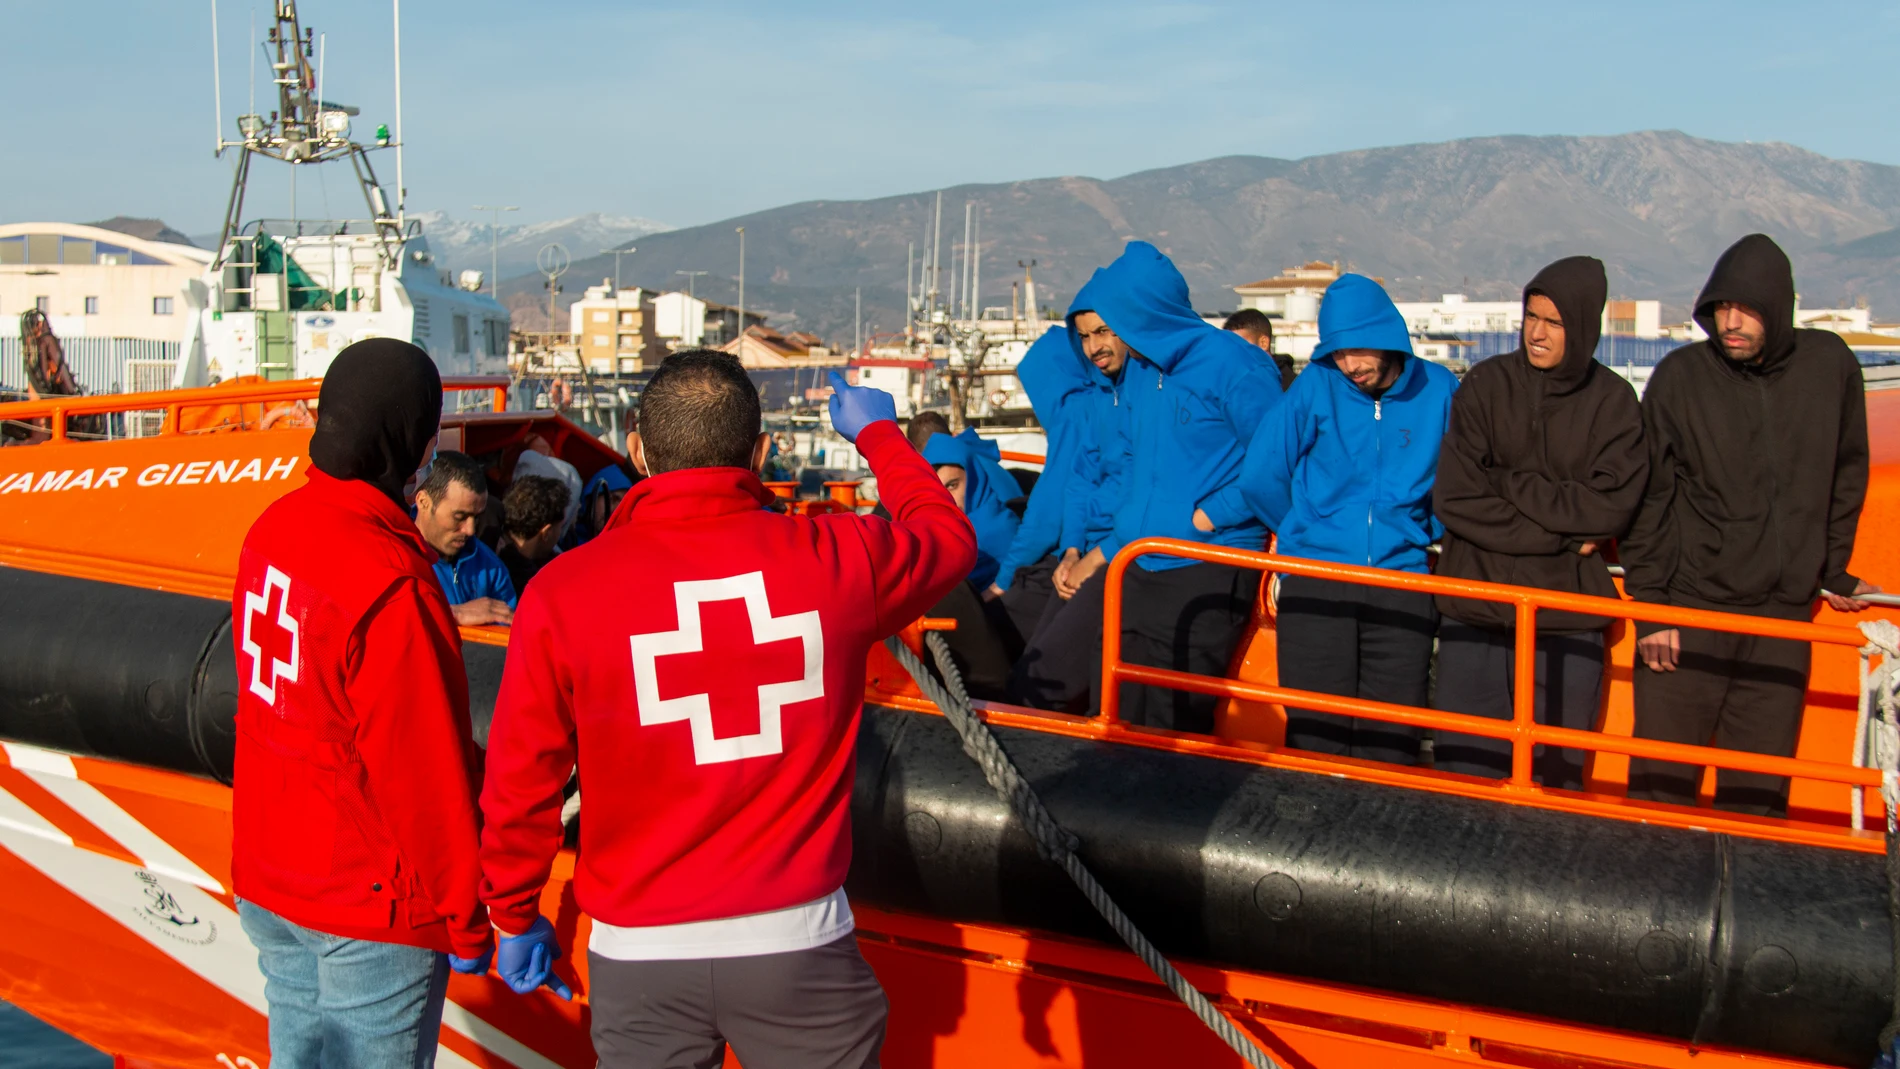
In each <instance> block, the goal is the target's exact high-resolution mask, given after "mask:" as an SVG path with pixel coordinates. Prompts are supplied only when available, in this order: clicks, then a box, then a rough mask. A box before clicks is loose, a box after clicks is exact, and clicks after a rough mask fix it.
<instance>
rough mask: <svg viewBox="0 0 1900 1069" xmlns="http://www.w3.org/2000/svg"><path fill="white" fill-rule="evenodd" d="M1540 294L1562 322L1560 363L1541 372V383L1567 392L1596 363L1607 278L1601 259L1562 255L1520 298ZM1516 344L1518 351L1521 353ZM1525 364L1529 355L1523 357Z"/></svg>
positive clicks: (1532, 280)
mask: <svg viewBox="0 0 1900 1069" xmlns="http://www.w3.org/2000/svg"><path fill="white" fill-rule="evenodd" d="M1533 293H1541V294H1543V295H1544V296H1546V297H1548V298H1550V303H1552V304H1554V305H1556V306H1557V314H1558V315H1559V316H1562V317H1563V321H1564V358H1563V362H1562V363H1560V364H1558V365H1557V366H1556V367H1554V368H1551V369H1550V370H1549V371H1546V372H1544V374H1545V376H1546V378H1545V380H1544V381H1545V384H1546V385H1547V386H1548V387H1549V388H1550V389H1551V392H1553V393H1569V392H1570V391H1572V390H1575V389H1577V388H1578V387H1580V386H1582V385H1583V384H1584V383H1585V382H1586V381H1588V380H1589V378H1590V375H1591V370H1592V369H1593V368H1594V367H1595V366H1596V354H1597V337H1598V335H1600V334H1601V333H1602V332H1603V302H1604V301H1605V300H1607V299H1608V298H1609V293H1610V281H1609V277H1608V276H1607V275H1605V274H1604V271H1603V261H1602V260H1599V259H1597V258H1596V257H1594V256H1566V257H1564V258H1563V259H1561V260H1558V261H1557V262H1556V263H1554V264H1551V265H1550V266H1549V267H1546V268H1544V269H1543V270H1542V271H1539V272H1537V277H1535V278H1533V279H1531V281H1530V284H1529V285H1527V286H1525V287H1524V301H1525V303H1526V304H1528V303H1530V299H1531V294H1533ZM1521 341H1522V338H1521V336H1520V344H1519V345H1518V354H1519V355H1523V354H1524V353H1525V349H1524V346H1523V345H1522V344H1521ZM1524 359H1525V363H1526V364H1528V363H1529V357H1528V356H1525V357H1524Z"/></svg>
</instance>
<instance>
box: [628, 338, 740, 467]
mask: <svg viewBox="0 0 1900 1069" xmlns="http://www.w3.org/2000/svg"><path fill="white" fill-rule="evenodd" d="M759 425H760V415H759V389H758V387H757V386H754V385H753V384H752V379H751V378H750V377H748V376H747V375H746V373H745V368H744V367H743V366H742V365H741V364H740V363H739V358H738V357H736V356H733V355H732V354H731V353H721V352H716V351H714V350H712V349H688V350H686V351H685V352H683V353H674V354H673V355H672V356H669V357H667V358H666V361H665V362H664V363H662V364H661V365H660V369H659V370H658V371H655V372H654V373H653V378H652V379H651V380H650V381H649V382H648V383H647V388H646V390H645V391H644V392H643V393H641V395H640V442H641V445H642V446H643V447H644V449H645V450H646V458H647V469H648V470H649V471H651V472H652V473H653V474H655V475H658V474H660V473H661V472H667V471H679V470H681V469H684V468H745V467H750V466H751V464H752V443H753V442H755V441H757V440H758V437H759Z"/></svg>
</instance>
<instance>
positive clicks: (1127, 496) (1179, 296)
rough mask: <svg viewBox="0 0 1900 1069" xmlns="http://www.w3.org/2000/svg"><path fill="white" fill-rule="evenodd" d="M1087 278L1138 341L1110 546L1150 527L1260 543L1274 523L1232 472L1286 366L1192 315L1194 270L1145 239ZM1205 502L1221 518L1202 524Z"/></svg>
mask: <svg viewBox="0 0 1900 1069" xmlns="http://www.w3.org/2000/svg"><path fill="white" fill-rule="evenodd" d="M1088 289H1089V297H1090V307H1089V308H1088V309H1086V310H1088V311H1092V312H1094V313H1095V314H1096V315H1099V316H1101V317H1102V320H1103V322H1105V323H1107V324H1108V326H1109V329H1110V330H1113V331H1114V332H1115V333H1116V334H1117V335H1118V336H1120V337H1121V339H1122V340H1123V341H1125V342H1127V343H1128V346H1129V348H1130V349H1132V350H1133V351H1134V355H1133V356H1131V357H1130V359H1129V361H1128V365H1127V366H1126V367H1124V368H1123V369H1122V381H1121V382H1120V383H1119V389H1118V393H1119V397H1120V399H1121V402H1122V407H1123V408H1124V409H1125V413H1124V418H1123V420H1122V421H1121V427H1122V433H1121V447H1120V460H1121V463H1122V465H1123V470H1122V473H1121V478H1120V484H1121V485H1120V487H1119V490H1118V491H1117V498H1118V502H1117V503H1116V504H1115V505H1113V506H1112V507H1110V508H1108V509H1107V510H1106V514H1108V515H1112V516H1113V518H1114V529H1113V530H1112V531H1111V532H1110V533H1109V535H1108V537H1107V538H1105V539H1104V540H1103V541H1102V543H1101V548H1102V552H1103V554H1104V555H1106V556H1108V557H1110V558H1111V559H1112V558H1113V557H1114V555H1115V554H1116V553H1117V552H1119V551H1120V550H1121V548H1122V547H1123V546H1124V545H1127V544H1128V543H1129V542H1132V541H1134V540H1135V539H1137V538H1141V537H1145V536H1149V535H1156V536H1162V537H1167V538H1179V539H1183V540H1187V541H1194V542H1207V543H1212V544H1215V545H1223V546H1236V547H1239V548H1242V549H1259V548H1261V546H1262V545H1263V544H1264V543H1265V541H1266V529H1265V528H1264V527H1263V526H1262V525H1261V523H1260V521H1259V520H1258V519H1257V518H1255V516H1254V515H1253V513H1252V511H1251V510H1249V509H1248V508H1247V507H1246V502H1245V501H1244V500H1243V499H1242V498H1241V496H1240V491H1239V489H1238V488H1237V487H1236V486H1235V485H1234V483H1235V480H1236V479H1238V478H1239V475H1240V468H1241V463H1242V461H1243V460H1244V459H1245V458H1246V443H1247V442H1249V441H1251V440H1252V439H1253V436H1254V430H1255V428H1257V427H1258V426H1259V424H1260V421H1261V419H1262V418H1263V417H1265V416H1266V414H1267V413H1268V412H1270V411H1272V410H1273V409H1274V408H1275V407H1276V406H1277V405H1278V404H1279V401H1280V376H1279V371H1278V369H1277V368H1274V367H1273V365H1272V364H1271V362H1270V361H1265V360H1262V359H1261V353H1260V350H1259V348H1258V347H1257V346H1255V345H1252V344H1251V343H1249V342H1248V341H1247V340H1246V339H1244V338H1242V337H1240V336H1239V335H1238V334H1232V333H1229V332H1228V331H1224V330H1220V329H1218V328H1215V327H1212V326H1209V325H1208V324H1207V323H1206V322H1205V321H1204V320H1202V319H1201V317H1200V316H1199V315H1196V314H1195V312H1194V307H1193V305H1192V304H1190V303H1189V301H1188V287H1187V280H1186V279H1183V278H1182V277H1181V272H1180V271H1178V270H1176V269H1175V266H1174V264H1173V262H1172V261H1170V260H1169V259H1168V258H1167V257H1166V256H1163V255H1162V254H1161V251H1160V250H1159V249H1157V248H1155V247H1154V246H1153V245H1150V244H1148V243H1147V242H1145V241H1131V242H1129V243H1128V247H1127V248H1126V249H1125V250H1123V252H1122V255H1121V257H1120V258H1119V259H1117V260H1116V261H1115V262H1114V263H1112V264H1110V265H1108V266H1107V267H1105V268H1103V269H1102V270H1101V271H1100V272H1099V273H1098V274H1097V275H1096V277H1095V278H1094V279H1091V280H1090V283H1089V287H1088ZM1070 330H1071V333H1073V331H1074V319H1073V316H1071V320H1070ZM1197 508H1199V509H1204V510H1205V511H1206V512H1207V515H1208V518H1209V519H1211V520H1213V521H1214V525H1215V530H1214V531H1213V532H1212V533H1207V532H1203V531H1201V530H1199V529H1197V528H1196V527H1195V526H1194V510H1195V509H1197ZM1137 563H1139V564H1140V565H1141V566H1142V567H1143V568H1145V569H1148V570H1149V571H1163V570H1166V569H1169V568H1179V567H1184V566H1186V565H1189V564H1193V563H1195V562H1193V561H1191V560H1187V559H1185V558H1181V557H1163V556H1156V555H1150V556H1147V557H1143V558H1142V559H1141V560H1140V561H1138V562H1137Z"/></svg>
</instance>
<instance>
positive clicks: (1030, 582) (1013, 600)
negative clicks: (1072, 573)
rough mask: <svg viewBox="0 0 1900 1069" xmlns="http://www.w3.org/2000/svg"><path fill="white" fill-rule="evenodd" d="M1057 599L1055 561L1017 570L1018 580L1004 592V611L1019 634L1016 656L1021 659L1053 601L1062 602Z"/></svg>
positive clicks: (1046, 560)
mask: <svg viewBox="0 0 1900 1069" xmlns="http://www.w3.org/2000/svg"><path fill="white" fill-rule="evenodd" d="M1060 600H1061V599H1060V598H1058V597H1056V559H1055V558H1054V557H1053V556H1049V557H1044V558H1042V559H1041V560H1039V561H1037V562H1036V563H1034V564H1031V565H1028V566H1026V567H1022V568H1018V569H1016V578H1015V579H1013V580H1011V581H1010V584H1009V589H1008V590H1005V591H1003V597H1002V602H1003V610H1004V611H1005V612H1007V613H1008V614H1009V622H1010V626H1011V627H1013V628H1014V629H1015V631H1016V636H1015V637H1016V651H1015V652H1016V655H1017V656H1019V657H1020V656H1021V655H1022V652H1023V649H1024V648H1025V647H1026V646H1027V645H1028V643H1029V640H1030V638H1031V637H1033V636H1034V635H1035V633H1036V625H1037V624H1038V623H1041V622H1042V614H1043V612H1044V611H1045V610H1047V609H1048V607H1049V603H1050V602H1051V601H1060Z"/></svg>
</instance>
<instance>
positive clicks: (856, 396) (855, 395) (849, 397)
mask: <svg viewBox="0 0 1900 1069" xmlns="http://www.w3.org/2000/svg"><path fill="white" fill-rule="evenodd" d="M830 374H831V426H832V429H833V430H836V431H837V432H838V433H839V434H842V435H844V439H845V441H847V442H850V443H852V444H853V445H856V444H857V441H858V435H860V434H863V433H864V428H866V427H869V426H870V425H871V424H873V423H876V422H877V421H878V420H881V419H888V420H890V421H891V422H893V423H895V422H897V399H896V398H894V397H892V396H891V395H890V394H888V393H885V392H884V391H883V390H878V389H873V388H871V387H869V386H852V385H851V384H849V383H847V382H845V381H844V376H843V375H840V374H838V373H837V372H836V371H833V372H831V373H830Z"/></svg>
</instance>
